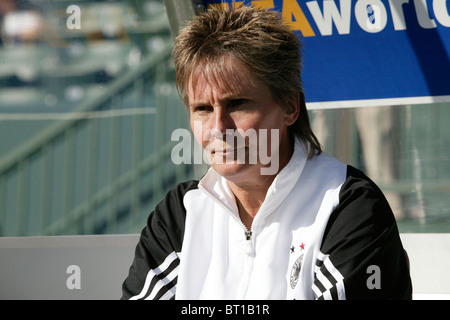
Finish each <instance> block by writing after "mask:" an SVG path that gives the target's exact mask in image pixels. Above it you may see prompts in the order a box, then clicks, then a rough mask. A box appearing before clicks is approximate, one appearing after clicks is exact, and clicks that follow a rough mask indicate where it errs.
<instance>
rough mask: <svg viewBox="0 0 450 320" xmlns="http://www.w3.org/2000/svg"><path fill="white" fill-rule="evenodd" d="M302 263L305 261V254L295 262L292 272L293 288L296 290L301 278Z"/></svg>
mask: <svg viewBox="0 0 450 320" xmlns="http://www.w3.org/2000/svg"><path fill="white" fill-rule="evenodd" d="M302 261H303V254H302V255H301V256H300V257H298V258H297V260H295V263H294V265H293V266H292V270H291V288H292V289H294V288H295V286H296V285H297V282H298V278H299V276H300V271H301V269H302Z"/></svg>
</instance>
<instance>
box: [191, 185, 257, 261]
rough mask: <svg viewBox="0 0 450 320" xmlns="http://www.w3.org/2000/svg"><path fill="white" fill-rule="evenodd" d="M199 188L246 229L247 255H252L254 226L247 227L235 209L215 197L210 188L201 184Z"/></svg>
mask: <svg viewBox="0 0 450 320" xmlns="http://www.w3.org/2000/svg"><path fill="white" fill-rule="evenodd" d="M199 188H200V189H202V190H203V191H204V192H205V193H206V194H207V195H208V196H210V197H211V198H212V199H213V200H214V202H216V203H217V204H218V205H220V206H221V207H222V208H223V209H224V210H225V211H227V212H228V214H229V215H231V216H232V217H233V219H234V220H235V221H236V222H237V223H238V224H240V225H241V227H242V228H243V229H244V236H245V240H246V242H247V248H246V253H247V255H249V256H250V255H251V254H252V253H253V244H252V236H253V231H252V228H250V230H248V229H247V227H246V226H245V225H244V223H243V222H242V220H241V219H240V218H239V217H238V216H237V215H235V214H234V213H233V211H231V210H230V209H229V208H228V207H227V206H225V205H224V204H223V203H222V201H220V200H219V199H217V198H216V197H214V196H213V195H212V194H211V193H210V192H209V191H208V190H206V189H205V188H204V187H202V186H200V185H199Z"/></svg>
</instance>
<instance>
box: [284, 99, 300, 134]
mask: <svg viewBox="0 0 450 320" xmlns="http://www.w3.org/2000/svg"><path fill="white" fill-rule="evenodd" d="M300 102H301V101H300V94H299V93H297V97H296V98H295V99H292V100H290V101H289V102H288V104H287V106H286V114H285V121H286V125H287V126H290V125H292V124H294V122H295V121H296V120H297V118H298V116H299V114H300Z"/></svg>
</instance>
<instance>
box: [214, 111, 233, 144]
mask: <svg viewBox="0 0 450 320" xmlns="http://www.w3.org/2000/svg"><path fill="white" fill-rule="evenodd" d="M213 121H214V123H213V127H212V130H211V136H213V137H216V138H219V139H224V137H225V135H226V133H227V132H226V131H227V129H234V121H233V119H232V118H231V116H230V114H229V113H228V112H226V110H225V109H224V108H216V109H215V110H214V117H213Z"/></svg>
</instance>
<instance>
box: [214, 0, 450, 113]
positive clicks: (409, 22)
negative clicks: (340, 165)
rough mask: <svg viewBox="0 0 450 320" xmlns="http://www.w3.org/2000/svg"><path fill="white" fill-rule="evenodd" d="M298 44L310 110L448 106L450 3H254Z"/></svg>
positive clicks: (382, 0) (416, 0)
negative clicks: (275, 16) (275, 14)
mask: <svg viewBox="0 0 450 320" xmlns="http://www.w3.org/2000/svg"><path fill="white" fill-rule="evenodd" d="M240 4H245V5H253V6H260V7H266V8H271V9H273V10H276V11H279V12H280V13H281V15H282V16H283V18H284V19H285V21H286V22H287V23H288V24H289V25H290V26H291V28H292V30H293V31H294V32H295V33H296V34H298V36H299V37H300V38H301V40H302V43H303V47H304V51H303V56H304V61H303V65H304V68H303V87H304V90H305V94H306V99H307V103H308V107H310V108H327V107H339V106H341V107H345V106H347V107H352V106H370V105H373V106H375V105H394V104H413V103H428V102H440V101H450V13H449V10H450V0H323V1H320V0H319V1H305V0H257V1H231V0H226V1H224V0H223V1H217V0H216V1H214V0H210V1H208V0H206V1H205V5H207V6H208V5H219V6H226V5H240Z"/></svg>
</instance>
